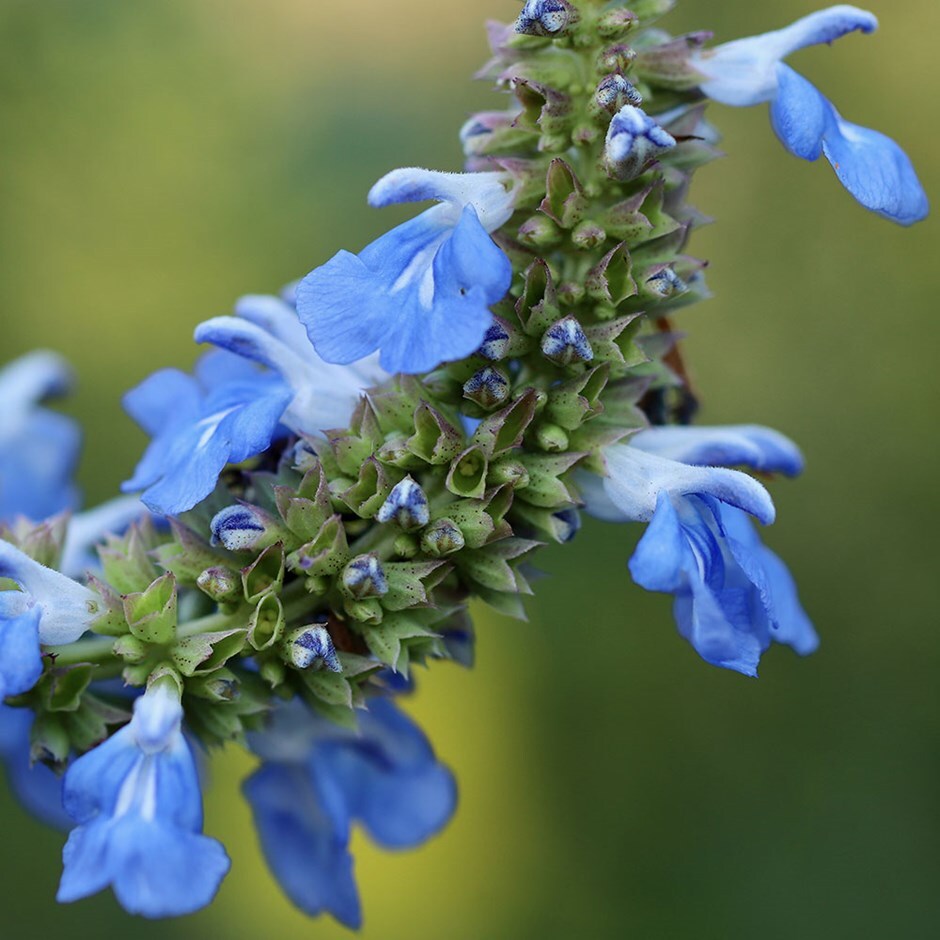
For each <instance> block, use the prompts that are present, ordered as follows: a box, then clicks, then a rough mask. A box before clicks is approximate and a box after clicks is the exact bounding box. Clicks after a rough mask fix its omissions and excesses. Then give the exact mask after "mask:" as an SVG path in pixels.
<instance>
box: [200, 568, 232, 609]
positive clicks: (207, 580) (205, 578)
mask: <svg viewBox="0 0 940 940" xmlns="http://www.w3.org/2000/svg"><path fill="white" fill-rule="evenodd" d="M196 587H198V588H199V590H200V591H202V593H203V594H206V595H208V596H209V597H211V598H212V600H214V601H217V602H223V601H233V600H235V599H236V598H237V597H238V595H239V594H241V589H242V582H241V578H240V577H239V576H238V574H236V573H235V572H234V571H232V570H231V569H230V568H225V567H224V566H222V565H218V566H216V567H213V568H206V570H205V571H203V572H202V573H201V574H200V575H199V577H198V578H196Z"/></svg>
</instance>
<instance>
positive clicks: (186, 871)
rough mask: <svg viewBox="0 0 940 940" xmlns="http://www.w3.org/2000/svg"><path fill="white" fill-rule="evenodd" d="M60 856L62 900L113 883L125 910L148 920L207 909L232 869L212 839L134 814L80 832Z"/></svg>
mask: <svg viewBox="0 0 940 940" xmlns="http://www.w3.org/2000/svg"><path fill="white" fill-rule="evenodd" d="M62 857H63V862H64V866H65V867H64V870H63V873H62V881H61V883H60V885H59V892H58V894H57V899H58V900H59V901H62V902H69V901H76V900H78V899H79V898H83V897H87V896H88V895H90V894H95V893H97V892H98V891H100V890H102V888H104V887H106V886H107V885H108V884H111V885H112V886H113V888H114V893H115V896H116V897H117V899H118V901H119V902H120V904H121V906H122V907H123V908H124V909H125V910H126V911H128V912H129V913H131V914H141V915H143V916H144V917H178V916H181V915H183V914H191V913H193V912H194V911H197V910H199V909H200V908H203V907H205V906H206V905H207V904H209V903H210V902H211V901H212V899H213V897H215V894H216V892H217V891H218V889H219V885H220V884H221V882H222V879H223V878H224V877H225V875H226V873H227V872H228V869H229V866H230V862H229V860H228V856H227V855H226V854H225V850H224V849H223V848H222V846H221V845H219V843H218V842H216V841H215V840H214V839H209V838H207V837H206V836H202V835H198V834H195V833H190V832H180V831H178V830H175V829H173V828H171V827H168V826H165V825H162V824H161V823H160V822H159V821H155V820H146V819H143V818H141V817H139V816H135V815H127V816H123V817H121V818H119V819H117V820H115V821H114V822H110V821H106V820H104V819H100V820H96V821H95V822H94V823H92V824H91V825H89V826H82V827H79V828H78V829H76V830H74V831H73V832H72V834H71V835H70V836H69V839H68V842H67V843H66V846H65V849H64V850H63V853H62Z"/></svg>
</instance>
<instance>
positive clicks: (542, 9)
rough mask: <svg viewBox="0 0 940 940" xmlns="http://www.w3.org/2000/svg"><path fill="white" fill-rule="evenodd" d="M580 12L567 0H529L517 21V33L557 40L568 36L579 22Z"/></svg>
mask: <svg viewBox="0 0 940 940" xmlns="http://www.w3.org/2000/svg"><path fill="white" fill-rule="evenodd" d="M579 19H580V16H579V14H578V11H577V10H576V9H575V8H574V7H573V6H572V5H571V4H570V3H566V2H565V0H528V2H527V3H526V5H525V7H523V10H522V12H521V13H520V14H519V18H518V19H517V20H516V26H515V29H516V32H517V33H524V34H525V35H526V36H548V37H551V38H556V37H559V36H565V35H567V34H568V33H569V32H570V31H571V29H572V27H573V26H574V25H575V24H576V23H577V22H578V20H579Z"/></svg>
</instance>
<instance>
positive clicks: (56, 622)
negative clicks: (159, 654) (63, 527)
mask: <svg viewBox="0 0 940 940" xmlns="http://www.w3.org/2000/svg"><path fill="white" fill-rule="evenodd" d="M0 578H8V579H10V580H11V581H15V582H16V583H17V584H18V585H19V586H20V588H22V591H4V592H0V598H2V601H0V629H3V630H5V631H7V630H9V629H12V627H10V624H11V623H13V622H14V621H16V622H19V623H20V626H19V627H17V628H16V630H18V631H22V630H26V629H27V628H28V631H29V632H30V633H31V631H32V628H31V627H28V624H29V623H31V621H30V620H23V619H21V618H23V617H24V615H25V614H26V613H27V612H28V611H33V612H34V613H35V614H36V615H38V625H37V631H38V639H39V640H40V641H41V642H42V643H44V644H46V645H49V646H59V645H62V644H65V643H74V642H75V641H76V640H77V639H78V638H79V637H80V636H81V635H82V634H83V633H84V632H85V631H86V630H88V629H89V628H90V626H91V624H92V623H93V621H94V620H95V618H96V617H97V616H98V615H99V614H100V613H101V610H100V602H99V600H98V598H97V596H96V595H95V594H94V593H93V592H92V591H90V590H89V589H88V588H86V587H84V586H83V585H81V584H79V583H78V582H77V581H73V580H72V579H71V578H67V577H66V576H65V575H64V574H61V573H60V572H58V571H53V570H52V569H51V568H47V567H46V566H45V565H41V564H39V562H38V561H36V560H35V559H32V558H30V557H29V556H28V555H26V554H24V553H23V552H21V551H20V550H19V549H18V548H16V547H15V546H13V545H11V544H10V543H9V542H4V541H3V540H2V539H0ZM4 635H10V634H8V633H5V634H4ZM16 636H17V637H20V634H19V633H16ZM19 641H20V640H17V642H19ZM8 694H9V693H8Z"/></svg>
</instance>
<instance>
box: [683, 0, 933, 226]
mask: <svg viewBox="0 0 940 940" xmlns="http://www.w3.org/2000/svg"><path fill="white" fill-rule="evenodd" d="M877 28H878V20H877V19H876V18H875V16H874V15H873V14H872V13H868V12H866V11H865V10H860V9H858V8H857V7H853V6H847V5H844V4H842V5H839V6H834V7H829V8H828V9H826V10H820V11H819V12H817V13H812V14H810V15H809V16H805V17H803V18H802V19H799V20H797V21H796V22H795V23H792V24H791V25H790V26H787V27H786V28H784V29H779V30H775V31H774V32H770V33H763V34H762V35H760V36H751V37H749V38H747V39H738V40H735V41H734V42H729V43H725V44H724V45H721V46H718V47H716V48H714V49H709V50H705V51H702V52H696V53H695V54H694V55H693V57H692V62H693V64H694V66H695V67H696V68H697V69H698V71H699V72H700V73H701V74H702V75H703V76H704V77H705V81H703V82H702V83H701V88H702V91H704V92H705V94H706V95H708V96H709V97H710V98H713V99H714V100H715V101H720V102H722V103H723V104H729V105H736V106H739V107H741V106H745V107H746V106H749V105H755V104H760V103H762V102H765V101H767V102H770V120H771V123H772V125H773V128H774V131H775V132H776V134H777V136H778V137H779V138H780V141H781V142H782V143H783V145H784V147H786V148H787V150H789V151H790V153H792V154H793V155H794V156H797V157H801V158H802V159H804V160H816V159H818V158H819V156H820V154H824V155H825V157H826V159H827V160H828V161H829V163H830V164H832V167H833V169H834V170H835V172H836V175H837V176H838V177H839V181H840V182H841V183H842V185H843V186H845V188H846V189H847V190H848V191H849V192H850V193H851V194H852V195H853V196H854V197H855V199H857V200H858V202H860V203H861V204H862V205H863V206H865V208H866V209H871V210H872V211H873V212H877V213H878V214H879V215H882V216H884V217H885V218H887V219H891V220H892V221H893V222H897V223H899V224H901V225H911V224H913V223H914V222H918V221H920V220H921V219H923V218H924V217H925V216H926V215H927V212H928V210H929V206H928V201H927V196H926V194H925V193H924V190H923V188H922V186H921V185H920V182H919V180H918V179H917V174H916V173H915V172H914V168H913V166H912V165H911V161H910V160H909V159H908V157H907V155H906V154H905V153H904V151H903V150H902V149H901V148H900V147H899V146H898V145H897V144H896V143H895V142H894V141H893V140H891V139H890V138H889V137H885V136H884V134H880V133H878V132H877V131H873V130H870V129H869V128H867V127H860V126H859V125H857V124H851V123H850V122H848V121H846V120H845V119H844V118H843V117H842V116H841V115H840V114H839V112H838V111H836V109H835V108H834V107H833V105H832V103H831V102H830V101H829V99H828V98H826V97H825V95H823V94H822V92H820V91H819V90H818V89H817V88H816V87H815V86H814V85H812V84H811V83H810V82H808V81H807V80H806V79H805V78H803V77H802V76H801V75H799V74H798V73H797V72H794V71H793V69H791V68H790V67H789V66H788V65H786V64H784V62H783V60H784V59H785V58H786V57H787V56H788V55H790V53H792V52H795V51H796V50H797V49H802V48H804V47H805V46H810V45H816V44H818V43H831V42H833V41H834V40H836V39H838V38H839V37H841V36H844V35H846V34H847V33H851V32H854V31H855V30H859V31H861V32H863V33H871V32H874V31H875V30H876V29H877Z"/></svg>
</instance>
